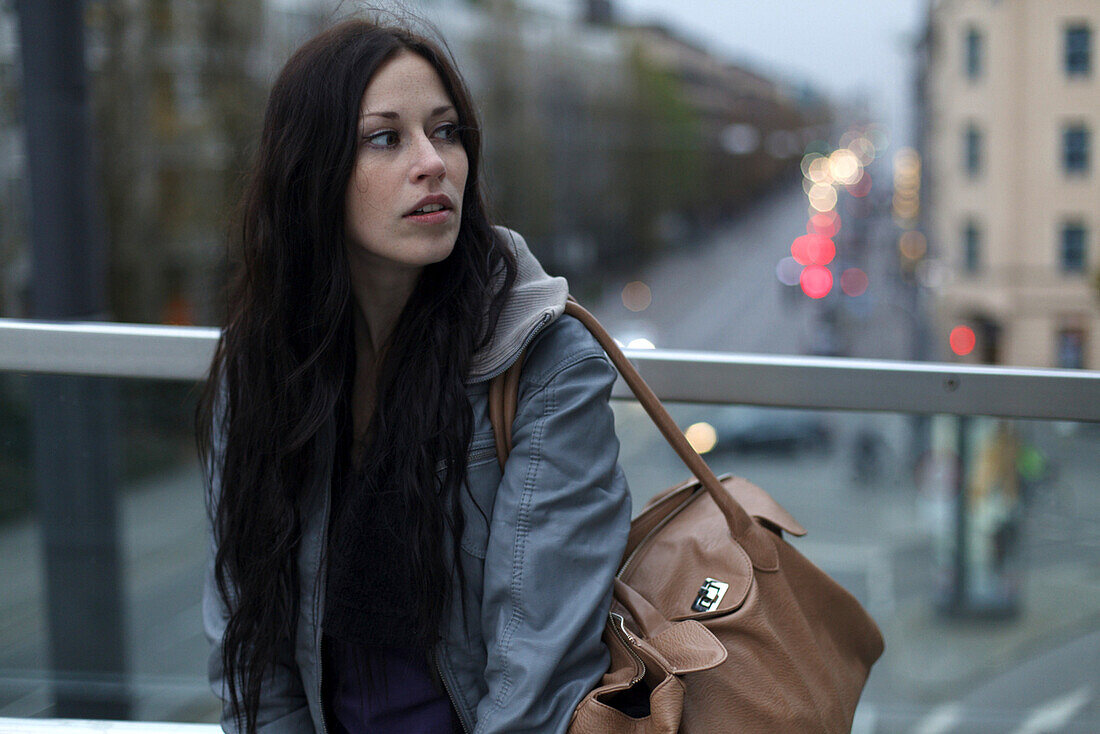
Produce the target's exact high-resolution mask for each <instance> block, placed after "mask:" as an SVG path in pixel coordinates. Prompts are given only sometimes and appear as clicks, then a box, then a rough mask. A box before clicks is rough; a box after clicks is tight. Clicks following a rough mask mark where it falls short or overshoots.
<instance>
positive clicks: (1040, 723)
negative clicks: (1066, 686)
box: [1012, 685, 1092, 734]
mask: <svg viewBox="0 0 1100 734" xmlns="http://www.w3.org/2000/svg"><path fill="white" fill-rule="evenodd" d="M1091 698H1092V689H1091V687H1089V686H1088V685H1083V686H1081V687H1080V688H1077V689H1076V690H1073V691H1070V692H1069V693H1067V694H1066V695H1064V696H1058V697H1057V698H1052V699H1050V700H1049V701H1046V702H1044V703H1041V704H1039V705H1038V706H1036V707H1035V708H1034V709H1032V712H1031V715H1030V716H1028V717H1027V720H1025V721H1024V723H1023V724H1022V725H1021V726H1020V728H1018V729H1016V730H1015V731H1013V732H1012V734H1040V733H1041V732H1051V731H1055V730H1057V729H1058V728H1060V727H1063V726H1065V725H1066V723H1067V722H1069V720H1070V719H1072V718H1073V715H1074V714H1076V713H1077V712H1078V711H1080V710H1081V709H1082V708H1084V707H1085V704H1087V703H1088V702H1089V699H1091Z"/></svg>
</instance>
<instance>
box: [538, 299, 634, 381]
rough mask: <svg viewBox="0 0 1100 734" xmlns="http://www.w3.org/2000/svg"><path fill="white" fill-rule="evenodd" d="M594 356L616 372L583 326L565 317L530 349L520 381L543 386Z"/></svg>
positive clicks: (553, 324) (562, 316)
mask: <svg viewBox="0 0 1100 734" xmlns="http://www.w3.org/2000/svg"><path fill="white" fill-rule="evenodd" d="M593 357H595V358H600V359H602V360H603V361H605V362H606V363H607V365H608V368H609V369H613V368H611V361H610V360H609V359H608V357H607V355H606V353H605V352H604V350H603V347H601V346H600V344H599V342H597V341H596V338H595V337H594V336H592V334H591V333H590V332H589V331H588V329H587V328H585V326H584V324H582V323H581V322H580V321H578V320H577V319H575V318H573V317H572V316H570V315H568V314H562V315H561V316H560V317H558V318H557V319H555V320H554V321H553V322H551V323H550V324H548V325H547V326H546V327H545V328H544V329H543V330H542V331H541V332H539V334H538V336H536V337H535V339H534V340H532V342H531V344H530V345H529V346H528V347H527V352H526V356H525V358H524V362H523V372H522V375H523V376H522V378H521V379H523V380H524V381H526V382H530V383H535V384H538V385H544V384H546V383H547V382H549V381H550V380H552V379H553V378H554V376H555V375H557V374H558V373H560V372H562V371H563V370H565V369H567V368H568V367H570V366H571V365H574V364H577V363H578V362H581V361H583V360H586V359H591V358H593Z"/></svg>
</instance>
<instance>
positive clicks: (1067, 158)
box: [1062, 125, 1089, 173]
mask: <svg viewBox="0 0 1100 734" xmlns="http://www.w3.org/2000/svg"><path fill="white" fill-rule="evenodd" d="M1062 166H1063V167H1064V168H1065V170H1066V173H1082V172H1084V171H1087V170H1088V169H1089V131H1088V129H1087V128H1086V127H1085V126H1084V125H1069V126H1067V127H1066V128H1065V129H1064V130H1062Z"/></svg>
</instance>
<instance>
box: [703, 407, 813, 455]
mask: <svg viewBox="0 0 1100 734" xmlns="http://www.w3.org/2000/svg"><path fill="white" fill-rule="evenodd" d="M712 425H713V426H714V431H715V433H716V434H717V443H715V445H714V449H713V451H716V452H720V451H738V452H746V453H748V452H761V453H766V452H771V453H787V454H790V453H794V452H796V451H800V450H809V451H824V450H825V449H827V448H828V447H829V444H830V442H831V440H832V436H831V433H830V430H829V426H828V424H827V423H826V422H825V420H824V419H823V418H822V417H821V416H820V415H818V414H817V413H814V412H812V411H805V410H786V409H781V408H756V407H741V408H733V409H730V410H728V411H724V412H723V414H722V415H721V416H720V417H717V418H716V420H715V422H714V423H713V424H712Z"/></svg>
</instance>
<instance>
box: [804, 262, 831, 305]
mask: <svg viewBox="0 0 1100 734" xmlns="http://www.w3.org/2000/svg"><path fill="white" fill-rule="evenodd" d="M799 283H800V284H801V286H802V292H803V293H805V294H806V295H807V296H809V297H810V298H824V297H825V296H827V295H829V291H831V290H832V289H833V274H832V273H831V272H829V269H828V268H827V267H825V266H823V265H807V266H806V269H805V270H803V271H802V277H801V278H800V279H799Z"/></svg>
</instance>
